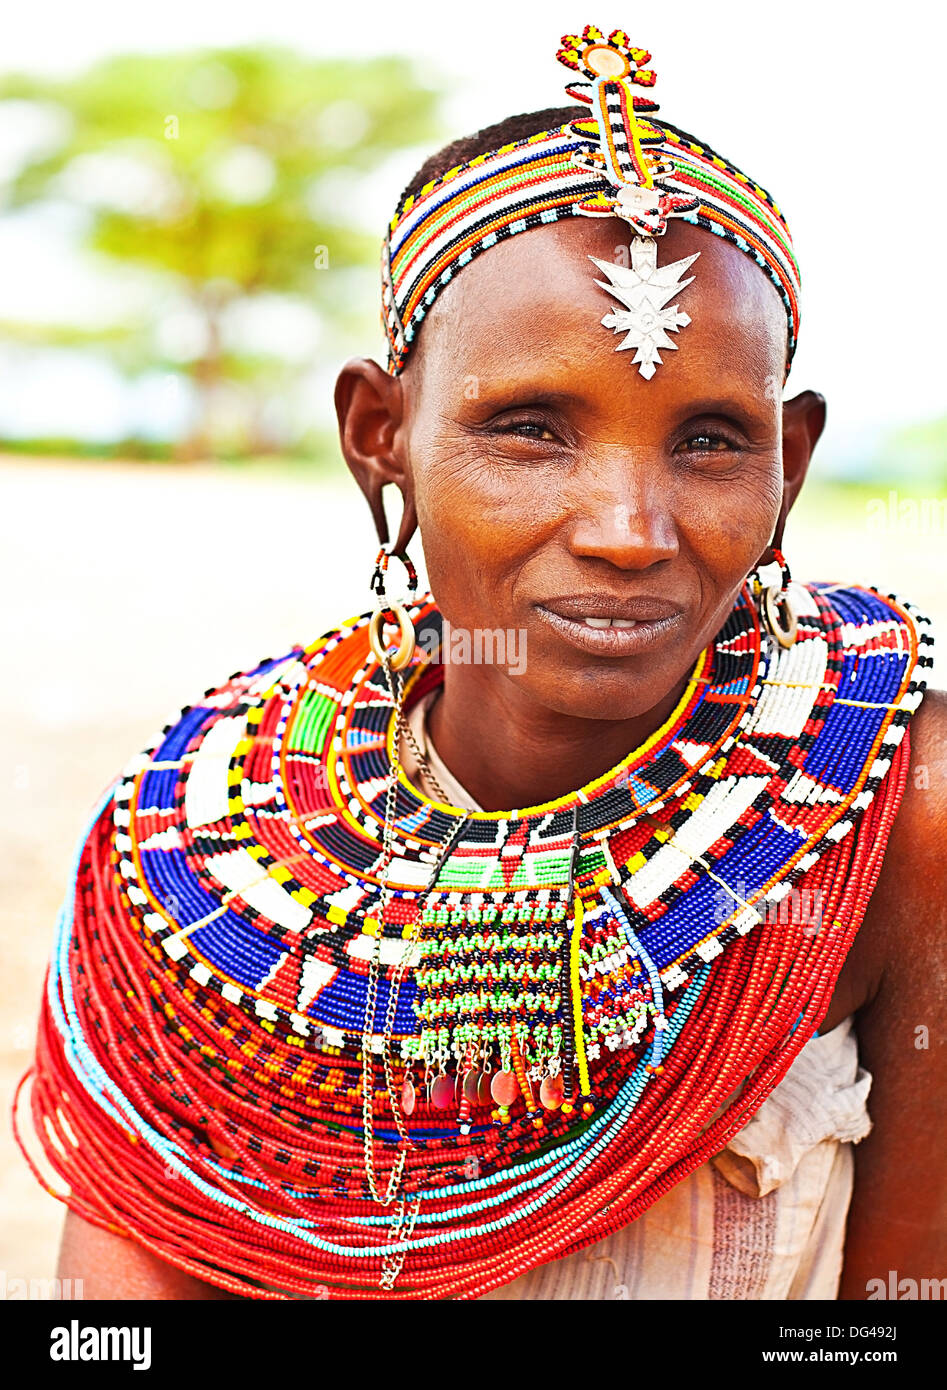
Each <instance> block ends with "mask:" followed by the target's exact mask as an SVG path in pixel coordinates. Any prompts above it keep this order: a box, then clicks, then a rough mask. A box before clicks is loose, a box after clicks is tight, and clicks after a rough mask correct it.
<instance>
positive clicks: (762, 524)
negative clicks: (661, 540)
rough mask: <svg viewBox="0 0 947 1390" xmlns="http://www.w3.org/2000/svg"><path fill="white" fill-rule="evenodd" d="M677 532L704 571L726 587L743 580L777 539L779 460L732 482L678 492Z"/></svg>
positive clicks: (713, 481) (691, 486)
mask: <svg viewBox="0 0 947 1390" xmlns="http://www.w3.org/2000/svg"><path fill="white" fill-rule="evenodd" d="M675 497H676V504H675V515H676V519H677V525H678V531H679V534H680V535H681V538H682V540H683V541H684V542H685V544H686V546H687V548H688V549H689V550H690V551H691V552H692V554H693V555H694V557H695V559H696V560H697V562H698V563H699V565H700V567H701V568H702V569H703V570H704V571H705V572H706V573H707V574H709V575H711V576H713V577H714V578H715V579H717V580H718V581H719V582H720V583H721V584H724V585H726V584H730V583H733V582H735V581H736V580H737V579H742V578H743V577H744V576H745V575H746V573H747V572H748V570H749V569H750V568H751V567H752V566H753V565H754V564H755V563H756V560H757V559H758V558H759V556H760V553H761V552H762V551H763V550H764V549H765V548H766V546H767V545H768V544H769V542H770V540H771V539H772V536H773V530H774V527H775V525H776V519H777V517H778V516H779V507H780V502H781V500H782V469H781V467H780V465H779V462H778V460H777V459H776V458H773V459H771V460H765V461H764V460H760V461H759V462H758V464H757V465H756V466H754V467H752V468H748V469H746V470H744V471H742V472H741V474H740V475H739V476H738V477H736V478H733V479H728V480H726V481H724V480H722V479H709V478H703V479H700V480H699V481H698V482H696V483H694V482H691V483H687V482H685V483H684V484H683V486H679V487H678V488H676V489H675Z"/></svg>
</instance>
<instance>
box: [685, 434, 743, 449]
mask: <svg viewBox="0 0 947 1390" xmlns="http://www.w3.org/2000/svg"><path fill="white" fill-rule="evenodd" d="M681 447H682V449H683V452H685V453H692V454H720V453H726V452H727V451H730V450H734V449H738V448H739V445H738V444H736V443H735V442H734V441H733V440H732V439H730V438H728V436H727V435H725V434H718V433H717V432H716V430H699V431H698V432H697V433H696V434H692V435H689V436H688V438H687V439H684V440H682V442H681Z"/></svg>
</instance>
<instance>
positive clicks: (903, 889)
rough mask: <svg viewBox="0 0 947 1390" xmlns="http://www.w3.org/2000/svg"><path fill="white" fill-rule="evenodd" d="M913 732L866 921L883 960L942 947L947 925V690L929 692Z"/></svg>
mask: <svg viewBox="0 0 947 1390" xmlns="http://www.w3.org/2000/svg"><path fill="white" fill-rule="evenodd" d="M909 730H910V744H911V760H910V764H909V767H908V776H907V783H906V785H905V788H904V796H903V798H902V801H901V805H900V807H899V808H898V813H897V815H896V816H895V819H894V824H893V825H892V827H891V834H890V836H889V839H888V844H887V846H886V848H885V855H884V860H883V862H882V867H881V873H880V875H879V878H878V883H877V885H876V888H875V891H874V893H873V894H872V898H871V901H870V903H869V915H870V922H869V916H866V925H870V929H871V933H872V935H873V936H877V937H879V938H882V940H879V943H878V945H879V954H880V955H881V956H882V957H889V956H890V954H891V952H892V951H896V952H898V954H900V950H901V949H902V948H904V947H906V946H908V945H910V948H911V951H912V954H913V953H916V952H918V951H919V950H922V949H923V946H924V943H925V941H929V943H930V945H931V946H932V947H933V946H935V945H938V946H939V944H940V941H941V940H942V938H943V937H944V935H945V933H944V927H945V925H947V923H945V917H947V856H945V855H944V845H945V840H947V691H944V690H928V691H927V692H926V693H925V695H924V698H923V700H922V701H921V704H920V707H919V708H918V710H917V712H916V713H915V714H914V716H913V718H912V720H911V723H910V725H909ZM879 917H880V918H883V921H884V928H883V930H881V929H880V923H879V920H878V919H879ZM885 943H886V944H885ZM889 963H890V962H889V961H888V960H880V961H879V964H885V965H886V964H889Z"/></svg>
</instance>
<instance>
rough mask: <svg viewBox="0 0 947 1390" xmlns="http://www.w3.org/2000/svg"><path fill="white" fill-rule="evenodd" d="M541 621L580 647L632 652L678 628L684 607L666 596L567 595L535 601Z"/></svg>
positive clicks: (594, 652)
mask: <svg viewBox="0 0 947 1390" xmlns="http://www.w3.org/2000/svg"><path fill="white" fill-rule="evenodd" d="M535 608H536V611H537V612H538V613H539V615H540V617H541V618H542V619H543V621H544V622H546V623H548V625H549V626H550V627H551V628H553V629H555V631H556V632H558V633H559V635H560V636H561V637H563V638H565V640H566V641H567V642H569V643H570V644H571V645H572V646H574V647H576V648H578V650H579V651H583V652H589V653H591V654H592V655H593V656H611V657H621V656H632V655H634V654H635V653H637V652H640V651H643V650H644V649H645V648H647V647H650V646H652V645H653V644H654V643H656V642H659V641H660V640H661V639H662V638H663V637H665V636H666V635H667V634H668V633H671V632H674V631H675V630H677V629H678V628H679V627H680V626H681V623H682V621H683V617H684V614H683V610H682V609H681V608H679V607H678V605H677V604H675V603H671V602H669V601H668V600H667V599H659V598H636V599H620V598H614V597H611V596H609V595H607V594H588V595H585V596H584V597H583V596H575V595H569V596H568V597H563V598H553V599H547V600H546V601H545V602H543V603H537V604H536V605H535Z"/></svg>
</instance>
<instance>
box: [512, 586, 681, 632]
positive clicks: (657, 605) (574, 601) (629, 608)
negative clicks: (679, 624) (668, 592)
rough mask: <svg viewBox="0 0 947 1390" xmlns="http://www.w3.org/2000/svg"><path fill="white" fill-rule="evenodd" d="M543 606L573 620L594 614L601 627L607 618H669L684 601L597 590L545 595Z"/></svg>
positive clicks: (627, 620)
mask: <svg viewBox="0 0 947 1390" xmlns="http://www.w3.org/2000/svg"><path fill="white" fill-rule="evenodd" d="M537 607H539V608H545V609H546V610H547V611H548V612H550V613H557V614H558V615H559V617H560V618H570V619H572V621H573V622H582V621H583V619H585V618H593V619H594V620H595V623H594V625H595V626H598V627H601V626H603V621H602V620H605V623H608V622H615V621H616V620H617V622H616V626H619V625H625V626H627V625H628V624H629V623H655V622H661V621H662V620H663V619H665V618H673V617H675V616H677V615H679V614H680V613H681V611H682V610H681V605H680V604H679V603H674V602H673V601H672V600H671V599H666V598H658V597H656V596H653V595H639V596H637V597H634V598H628V597H621V596H619V595H617V594H608V593H603V592H599V593H594V594H564V595H562V596H561V597H558V598H547V599H542V600H541V601H540V603H538V604H537Z"/></svg>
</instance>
